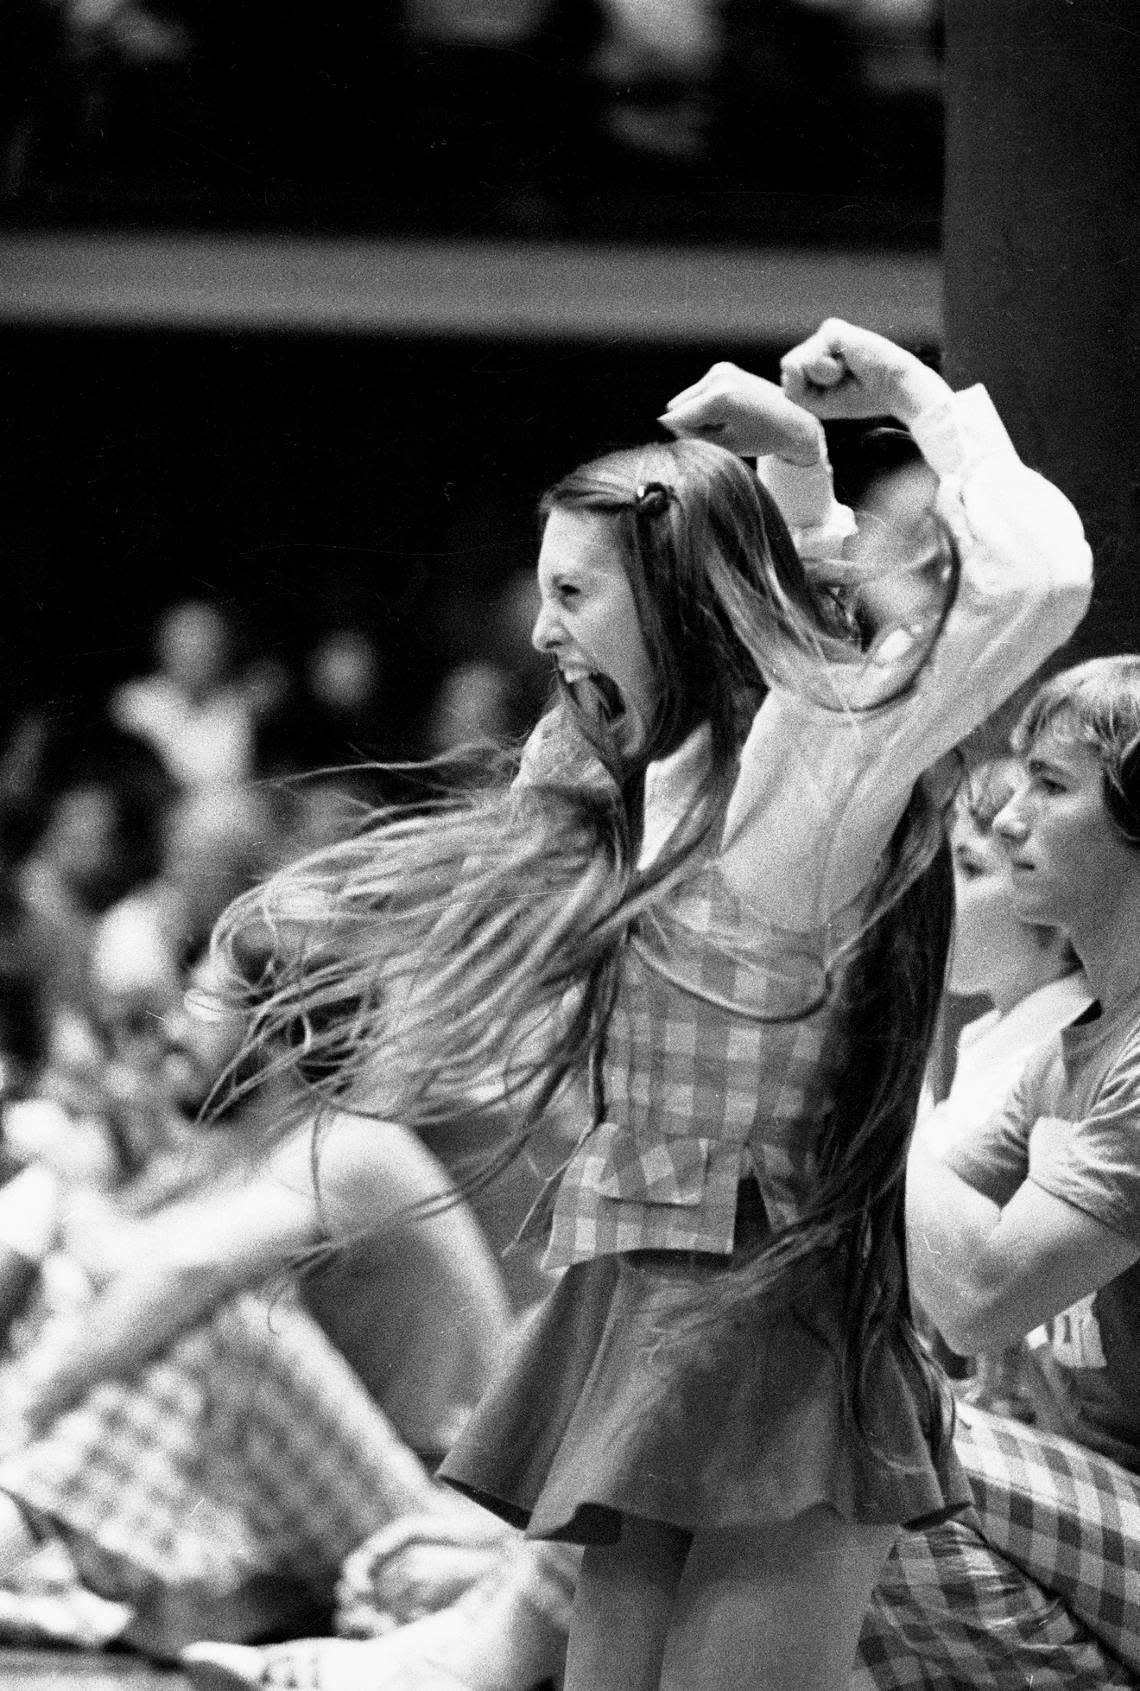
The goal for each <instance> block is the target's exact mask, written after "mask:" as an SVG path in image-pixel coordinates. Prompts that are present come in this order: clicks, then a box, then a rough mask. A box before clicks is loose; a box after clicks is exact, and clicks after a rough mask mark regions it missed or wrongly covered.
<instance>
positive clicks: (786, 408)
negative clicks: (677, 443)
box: [658, 363, 826, 464]
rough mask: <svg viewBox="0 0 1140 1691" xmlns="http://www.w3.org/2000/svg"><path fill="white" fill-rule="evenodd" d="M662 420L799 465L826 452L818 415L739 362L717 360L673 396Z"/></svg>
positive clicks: (677, 429) (746, 453) (672, 427)
mask: <svg viewBox="0 0 1140 1691" xmlns="http://www.w3.org/2000/svg"><path fill="white" fill-rule="evenodd" d="M658 421H659V422H660V423H661V424H662V425H663V427H665V428H667V429H668V430H669V431H670V433H671V434H675V435H680V436H692V437H695V438H696V439H698V440H711V441H713V442H715V444H716V445H717V446H724V447H727V449H728V450H729V451H730V452H736V453H739V454H740V456H741V457H748V458H752V457H755V458H759V457H763V456H766V455H767V454H769V453H771V454H773V455H774V456H775V457H777V458H787V459H789V460H790V461H791V462H792V463H795V464H818V463H820V462H822V461H823V459H824V458H825V457H826V453H825V450H824V441H823V429H822V428H821V427H820V424H819V422H818V421H817V420H816V418H815V417H813V416H812V415H811V413H810V412H809V411H805V410H804V409H803V407H802V406H801V405H797V404H795V403H794V402H793V400H792V399H790V398H789V397H788V396H787V394H785V393H783V392H781V390H780V389H779V388H778V387H777V386H776V384H775V382H767V381H765V380H764V378H763V376H752V375H749V373H748V371H747V370H741V369H740V368H739V366H738V365H736V364H723V363H722V364H714V365H713V366H712V368H711V369H710V370H708V371H707V372H706V373H705V375H703V376H702V377H701V379H700V381H699V382H694V383H693V385H692V387H688V388H686V389H685V391H684V392H683V393H679V394H677V395H676V396H675V397H674V398H673V399H671V400H670V401H669V405H668V408H667V409H666V411H665V413H664V415H663V416H662V417H660V418H659V419H658Z"/></svg>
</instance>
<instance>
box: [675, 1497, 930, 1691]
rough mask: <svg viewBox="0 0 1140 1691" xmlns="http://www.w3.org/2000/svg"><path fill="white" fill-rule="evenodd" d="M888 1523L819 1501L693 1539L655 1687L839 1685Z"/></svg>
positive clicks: (765, 1690)
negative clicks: (757, 1524) (788, 1514)
mask: <svg viewBox="0 0 1140 1691" xmlns="http://www.w3.org/2000/svg"><path fill="white" fill-rule="evenodd" d="M896 1533H897V1528H895V1527H893V1526H860V1525H857V1524H852V1523H850V1522H847V1521H844V1520H843V1519H842V1518H841V1517H840V1516H839V1515H837V1514H836V1513H835V1512H834V1511H833V1510H831V1509H828V1508H825V1507H823V1506H819V1507H816V1508H813V1509H809V1510H807V1511H806V1512H805V1513H804V1514H802V1515H799V1516H797V1517H796V1519H795V1520H793V1521H787V1522H775V1523H771V1524H770V1525H768V1526H766V1527H764V1528H763V1529H757V1528H754V1527H747V1528H729V1529H726V1530H724V1531H719V1532H707V1533H700V1534H698V1535H697V1537H696V1538H695V1539H694V1540H693V1547H692V1550H691V1552H690V1554H689V1559H688V1561H687V1563H686V1564H685V1572H684V1577H683V1579H682V1580H681V1583H680V1586H679V1588H678V1591H677V1600H676V1609H675V1614H674V1624H673V1628H672V1630H671V1632H670V1635H669V1647H668V1651H667V1653H666V1657H665V1663H664V1670H663V1672H662V1676H661V1691H724V1687H725V1686H732V1687H733V1691H843V1688H844V1687H845V1686H846V1684H847V1679H848V1676H849V1674H850V1672H851V1668H852V1665H853V1663H854V1660H855V1651H856V1647H857V1645H858V1642H859V1631H860V1627H861V1626H862V1622H863V1616H864V1613H865V1611H866V1609H867V1605H868V1603H869V1602H870V1598H871V1593H872V1591H873V1589H874V1587H875V1583H876V1581H877V1579H878V1577H879V1573H880V1571H881V1569H882V1566H883V1563H884V1561H885V1560H886V1558H887V1556H888V1554H889V1552H890V1548H891V1545H892V1544H893V1542H894V1539H895V1536H896Z"/></svg>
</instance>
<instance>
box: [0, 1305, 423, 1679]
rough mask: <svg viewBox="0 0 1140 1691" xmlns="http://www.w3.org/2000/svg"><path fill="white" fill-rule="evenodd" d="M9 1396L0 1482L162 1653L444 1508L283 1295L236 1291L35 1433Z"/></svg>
mask: <svg viewBox="0 0 1140 1691" xmlns="http://www.w3.org/2000/svg"><path fill="white" fill-rule="evenodd" d="M28 1361H29V1366H33V1363H32V1359H31V1358H30V1357H29V1359H28ZM17 1371H18V1369H17ZM4 1408H5V1409H6V1410H7V1411H8V1414H6V1415H5V1426H4V1432H5V1434H6V1435H7V1436H6V1437H5V1445H6V1446H7V1449H6V1453H5V1454H4V1456H3V1458H2V1459H0V1490H3V1491H5V1492H7V1493H8V1494H9V1495H10V1496H11V1497H13V1498H14V1499H15V1500H16V1501H17V1502H18V1503H19V1504H20V1505H21V1507H22V1508H23V1509H24V1511H25V1512H26V1513H27V1515H28V1517H29V1519H30V1520H31V1521H32V1522H33V1524H35V1525H38V1527H39V1528H40V1530H41V1531H43V1532H44V1533H45V1534H46V1535H48V1536H49V1537H51V1538H52V1539H56V1540H62V1542H63V1543H64V1544H65V1545H66V1547H67V1549H68V1551H69V1552H70V1554H71V1557H72V1560H73V1562H74V1564H75V1567H76V1569H77V1571H78V1574H79V1577H80V1579H81V1580H82V1582H83V1584H84V1586H86V1587H87V1588H88V1589H90V1590H92V1591H94V1592H97V1593H99V1594H100V1595H101V1596H104V1597H108V1598H111V1599H113V1600H115V1601H117V1602H123V1603H127V1604H129V1605H131V1607H132V1608H133V1609H134V1610H135V1612H136V1616H138V1617H142V1619H141V1620H139V1622H138V1625H137V1626H136V1628H135V1629H133V1631H132V1637H136V1638H137V1637H138V1636H139V1629H140V1628H141V1631H142V1636H143V1637H144V1638H145V1640H146V1643H147V1646H148V1647H151V1648H153V1649H155V1651H156V1652H157V1653H160V1654H161V1653H167V1652H168V1651H171V1650H173V1649H175V1648H177V1647H178V1645H179V1644H180V1643H181V1642H182V1641H189V1640H191V1639H193V1638H196V1637H217V1636H223V1637H224V1636H238V1637H240V1636H242V1635H243V1634H244V1635H245V1636H251V1635H252V1634H255V1633H257V1632H259V1631H264V1630H266V1629H267V1628H268V1627H269V1626H271V1625H273V1624H280V1623H281V1620H282V1619H283V1617H284V1616H286V1615H288V1614H291V1613H292V1614H295V1613H296V1609H297V1605H298V1603H299V1602H300V1603H302V1604H303V1603H304V1602H305V1601H306V1600H307V1601H308V1603H309V1604H310V1605H312V1604H313V1603H320V1604H331V1600H332V1594H333V1590H334V1586H335V1581H336V1577H337V1573H338V1570H339V1567H340V1564H341V1562H342V1561H343V1560H344V1558H345V1557H346V1556H347V1554H348V1553H349V1551H351V1550H352V1549H354V1548H355V1547H356V1546H357V1545H358V1544H360V1543H361V1542H362V1540H364V1539H365V1538H366V1537H367V1536H368V1535H369V1534H370V1533H372V1532H374V1531H375V1530H376V1528H377V1526H378V1525H379V1524H381V1523H382V1522H384V1521H390V1520H394V1519H397V1518H399V1517H401V1516H403V1515H406V1514H409V1513H413V1512H414V1513H418V1514H424V1513H427V1512H431V1511H432V1510H433V1509H435V1508H438V1507H439V1506H440V1505H439V1501H438V1495H439V1494H438V1493H437V1491H436V1489H435V1488H434V1487H433V1485H432V1483H431V1481H430V1479H429V1477H428V1475H427V1474H426V1472H425V1470H424V1469H423V1467H422V1466H421V1464H420V1463H419V1461H418V1460H417V1458H416V1457H415V1456H414V1455H413V1454H412V1453H411V1452H410V1451H409V1450H408V1449H407V1447H406V1446H405V1445H404V1444H403V1443H402V1442H401V1440H400V1439H399V1437H398V1435H397V1434H396V1432H395V1431H394V1429H393V1428H392V1427H391V1425H390V1423H389V1422H388V1421H387V1419H386V1418H385V1416H384V1415H383V1414H382V1412H381V1411H380V1410H379V1408H378V1407H377V1406H376V1404H375V1403H374V1402H373V1401H372V1399H371V1398H370V1397H369V1396H368V1394H367V1392H366V1391H365V1390H364V1388H363V1386H362V1385H361V1384H360V1382H359V1381H358V1380H357V1377H356V1375H355V1374H354V1373H353V1372H352V1370H351V1368H350V1367H349V1366H348V1364H347V1363H346V1362H345V1361H344V1359H343V1358H342V1357H341V1356H340V1354H339V1352H337V1351H336V1350H335V1348H334V1347H333V1346H332V1345H331V1344H330V1342H329V1341H328V1340H327V1339H326V1338H325V1336H324V1334H323V1333H322V1332H321V1330H320V1329H319V1328H318V1327H317V1326H316V1324H315V1323H314V1322H313V1321H312V1320H311V1319H310V1318H309V1317H308V1316H307V1315H306V1314H305V1313H304V1312H303V1311H301V1310H300V1309H299V1308H297V1307H295V1305H294V1304H293V1302H292V1300H291V1298H288V1297H281V1298H279V1299H269V1300H267V1299H263V1298H261V1297H258V1296H255V1295H252V1294H244V1295H242V1296H240V1297H236V1298H234V1299H232V1300H231V1301H229V1302H228V1303H226V1304H225V1305H223V1306H222V1307H221V1308H220V1309H219V1310H218V1311H217V1312H216V1313H215V1314H214V1315H213V1316H212V1317H211V1318H210V1320H208V1321H207V1322H204V1323H203V1324H202V1325H201V1326H199V1327H197V1328H195V1329H193V1330H192V1331H191V1332H189V1333H187V1334H186V1335H185V1336H184V1337H183V1338H182V1339H180V1340H179V1341H177V1342H176V1343H175V1344H174V1345H172V1346H171V1347H170V1349H169V1350H168V1351H167V1352H165V1353H164V1354H163V1355H162V1357H161V1358H160V1359H159V1360H157V1361H155V1362H153V1363H151V1364H150V1365H148V1366H146V1367H145V1368H143V1369H141V1370H140V1371H139V1372H138V1373H137V1374H136V1375H134V1376H132V1378H131V1379H129V1380H126V1381H121V1382H120V1381H112V1382H108V1383H105V1384H103V1385H100V1386H98V1387H96V1388H95V1390H94V1391H92V1392H91V1393H89V1395H88V1396H87V1398H86V1399H85V1400H84V1401H83V1403H82V1404H81V1405H80V1406H79V1407H77V1408H76V1409H73V1410H71V1411H70V1412H68V1413H67V1414H65V1415H63V1416H61V1417H60V1419H59V1420H58V1421H57V1422H56V1423H55V1424H54V1425H52V1426H51V1427H50V1428H49V1429H48V1430H47V1431H46V1432H45V1433H43V1434H41V1435H38V1436H34V1437H32V1438H31V1439H30V1440H23V1441H14V1440H13V1439H12V1437H11V1433H12V1428H13V1421H12V1417H11V1410H12V1408H13V1404H12V1394H11V1393H9V1394H8V1403H7V1404H5V1405H4ZM17 1421H18V1417H17Z"/></svg>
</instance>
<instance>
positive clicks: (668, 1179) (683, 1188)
mask: <svg viewBox="0 0 1140 1691" xmlns="http://www.w3.org/2000/svg"><path fill="white" fill-rule="evenodd" d="M710 1144H711V1141H710V1140H708V1139H687V1138H686V1139H665V1140H662V1141H661V1142H660V1143H659V1144H657V1145H651V1146H649V1147H648V1149H646V1150H641V1149H639V1148H638V1146H637V1145H636V1143H635V1142H634V1141H633V1140H632V1139H631V1138H629V1137H628V1136H627V1135H625V1134H622V1135H621V1136H620V1137H619V1136H618V1135H616V1134H615V1136H614V1138H613V1139H612V1140H611V1141H610V1143H609V1145H608V1146H607V1148H606V1150H605V1153H604V1155H603V1157H602V1166H601V1169H600V1171H599V1175H598V1191H599V1192H600V1193H601V1194H602V1196H603V1197H604V1198H630V1199H633V1200H634V1201H635V1202H637V1203H640V1204H680V1205H690V1206H695V1205H697V1204H699V1203H700V1202H701V1200H702V1198H703V1197H704V1193H705V1176H706V1173H707V1171H708V1163H709V1146H710Z"/></svg>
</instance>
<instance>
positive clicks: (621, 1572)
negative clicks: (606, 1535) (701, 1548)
mask: <svg viewBox="0 0 1140 1691" xmlns="http://www.w3.org/2000/svg"><path fill="white" fill-rule="evenodd" d="M690 1542H691V1537H690V1534H688V1533H686V1532H682V1531H681V1530H680V1529H679V1528H677V1527H670V1526H665V1525H663V1524H662V1523H661V1522H660V1521H645V1520H641V1519H639V1518H638V1517H637V1516H633V1515H627V1516H625V1517H624V1521H623V1526H622V1536H621V1539H620V1541H619V1543H617V1544H612V1545H611V1544H607V1545H590V1546H589V1547H588V1548H587V1549H586V1551H585V1553H584V1554H583V1557H582V1571H581V1573H580V1574H579V1576H578V1588H577V1591H576V1592H575V1595H574V1612H573V1617H572V1619H571V1622H570V1647H569V1651H568V1653H567V1658H566V1686H565V1691H657V1688H658V1685H659V1683H660V1679H661V1661H662V1657H663V1656H664V1653H665V1640H666V1637H667V1636H668V1632H669V1625H670V1621H671V1620H672V1616H673V1606H674V1603H675V1601H676V1597H677V1588H678V1584H679V1582H680V1579H681V1572H682V1569H683V1568H684V1566H685V1557H686V1555H687V1554H688V1551H689V1545H690ZM718 1691H723V1682H722V1685H721V1686H720V1687H718Z"/></svg>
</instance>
